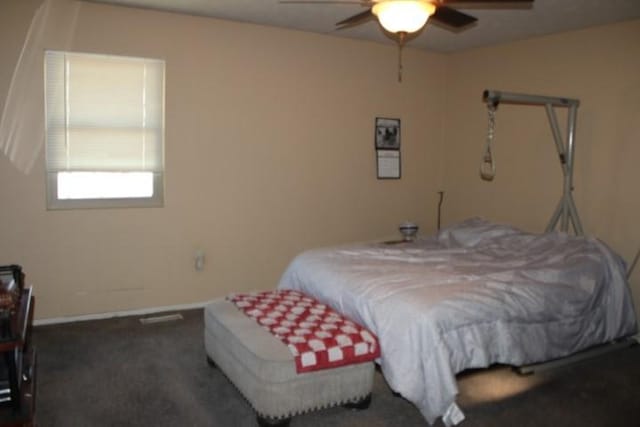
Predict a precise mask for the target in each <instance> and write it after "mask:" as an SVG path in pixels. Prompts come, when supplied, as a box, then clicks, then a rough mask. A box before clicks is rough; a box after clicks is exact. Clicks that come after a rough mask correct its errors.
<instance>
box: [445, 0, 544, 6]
mask: <svg viewBox="0 0 640 427" xmlns="http://www.w3.org/2000/svg"><path fill="white" fill-rule="evenodd" d="M533 1H534V0H439V3H441V4H443V5H446V4H454V5H456V6H457V5H458V4H461V5H462V4H465V3H466V4H469V5H473V4H475V3H481V4H482V3H483V4H487V5H491V4H495V3H533Z"/></svg>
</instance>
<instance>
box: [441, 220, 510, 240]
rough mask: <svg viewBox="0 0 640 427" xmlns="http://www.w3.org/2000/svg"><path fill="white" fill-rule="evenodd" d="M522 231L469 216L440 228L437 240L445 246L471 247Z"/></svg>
mask: <svg viewBox="0 0 640 427" xmlns="http://www.w3.org/2000/svg"><path fill="white" fill-rule="evenodd" d="M522 233H523V232H522V231H520V230H518V229H517V228H515V227H512V226H510V225H502V224H494V223H492V222H489V221H486V220H484V219H482V218H471V219H467V220H465V221H463V222H461V223H458V224H455V225H452V226H450V227H446V228H444V229H442V230H440V232H439V233H438V242H440V243H441V244H442V245H444V246H445V247H473V246H478V245H484V244H487V243H489V242H491V241H492V240H494V239H496V238H499V237H504V236H511V235H515V234H522Z"/></svg>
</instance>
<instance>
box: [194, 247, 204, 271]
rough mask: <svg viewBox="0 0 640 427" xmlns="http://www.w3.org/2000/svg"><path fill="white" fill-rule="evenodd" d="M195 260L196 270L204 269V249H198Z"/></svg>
mask: <svg viewBox="0 0 640 427" xmlns="http://www.w3.org/2000/svg"><path fill="white" fill-rule="evenodd" d="M194 261H195V262H194V267H195V269H196V271H202V270H204V251H203V250H197V251H196V256H195V258H194Z"/></svg>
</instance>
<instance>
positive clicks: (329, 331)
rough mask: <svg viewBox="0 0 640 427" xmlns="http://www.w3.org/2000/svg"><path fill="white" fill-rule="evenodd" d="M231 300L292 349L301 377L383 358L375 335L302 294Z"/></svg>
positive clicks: (266, 294)
mask: <svg viewBox="0 0 640 427" xmlns="http://www.w3.org/2000/svg"><path fill="white" fill-rule="evenodd" d="M227 299H228V300H229V301H231V302H233V303H234V304H235V305H236V306H237V307H238V309H240V310H241V311H243V312H244V313H245V314H246V315H247V316H249V317H251V318H253V319H254V320H255V321H256V322H258V324H260V325H261V326H262V327H264V328H265V329H267V330H268V331H269V332H271V333H272V334H273V335H275V336H276V337H277V338H278V339H280V340H281V341H282V342H283V343H285V344H286V345H287V347H289V350H291V353H292V354H293V356H294V359H295V361H296V370H297V372H298V373H301V372H309V371H316V370H320V369H328V368H335V367H338V366H344V365H349V364H352V363H361V362H368V361H371V360H373V359H375V358H377V357H379V356H380V347H379V346H378V339H377V338H376V336H375V335H374V334H372V333H371V332H369V331H368V330H366V329H364V328H363V327H362V326H360V325H358V324H357V323H355V322H353V321H351V320H349V319H347V318H345V317H344V316H342V315H340V314H338V313H337V312H335V311H333V310H332V309H331V308H329V307H328V306H327V305H325V304H322V303H320V302H318V301H317V300H315V299H313V298H311V297H308V296H306V295H304V294H302V293H300V292H296V291H292V290H278V291H263V292H251V293H243V294H231V295H229V296H228V297H227Z"/></svg>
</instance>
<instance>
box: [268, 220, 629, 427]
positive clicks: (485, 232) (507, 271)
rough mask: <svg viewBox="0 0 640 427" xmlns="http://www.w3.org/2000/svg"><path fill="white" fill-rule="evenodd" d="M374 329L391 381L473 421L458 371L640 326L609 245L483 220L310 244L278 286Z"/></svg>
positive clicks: (446, 415)
mask: <svg viewBox="0 0 640 427" xmlns="http://www.w3.org/2000/svg"><path fill="white" fill-rule="evenodd" d="M278 287H279V288H280V289H295V290H299V291H302V292H304V293H306V294H308V295H311V296H313V297H314V298H316V299H318V300H320V301H322V302H324V303H326V304H328V305H330V306H332V307H333V308H334V309H336V310H338V311H340V312H342V313H343V314H345V315H346V316H348V317H350V318H352V319H353V320H355V321H356V322H359V323H361V324H362V325H364V326H365V327H367V328H369V329H370V330H371V331H373V332H374V333H375V334H376V335H377V336H378V339H379V340H380V346H381V350H382V355H381V358H380V359H379V360H378V363H379V364H380V366H381V368H382V372H383V374H384V376H385V378H386V380H387V382H388V384H389V386H390V387H391V388H392V389H393V390H394V391H396V392H398V393H400V394H401V395H402V396H403V397H405V398H406V399H408V400H410V401H411V402H413V403H414V404H415V405H416V406H417V408H418V409H419V410H420V412H421V413H422V414H423V416H424V417H425V419H426V420H427V421H428V422H429V423H430V424H433V423H434V422H435V420H436V419H437V418H439V417H442V420H443V422H444V423H445V425H454V424H457V423H458V422H460V421H461V420H462V419H464V415H463V414H462V412H461V410H460V408H459V407H458V406H457V405H456V402H455V399H456V394H457V391H458V390H457V386H456V379H455V375H456V374H457V373H459V372H461V371H463V370H465V369H469V368H481V367H488V366H489V365H491V364H496V363H500V364H509V365H514V366H520V365H524V364H531V363H537V362H541V361H547V360H551V359H555V358H560V357H564V356H567V355H570V354H572V353H575V352H578V351H580V350H583V349H586V348H589V347H592V346H594V345H598V344H602V343H607V342H609V341H612V340H615V339H617V338H620V337H625V336H630V335H632V334H634V333H636V332H637V329H636V328H637V327H636V319H635V312H634V307H633V303H632V300H631V295H630V291H629V288H628V286H627V282H626V278H625V264H624V262H623V261H622V259H621V258H620V257H619V256H617V255H616V254H615V253H614V252H613V251H611V250H610V249H609V248H608V247H607V246H606V245H605V244H604V243H602V242H601V241H599V240H597V239H595V238H588V237H574V236H570V235H568V234H566V233H561V232H551V233H546V234H531V233H526V232H523V231H521V230H519V229H517V228H514V227H511V226H506V225H500V224H494V223H491V222H488V221H485V220H482V219H478V218H474V219H470V220H467V221H464V222H462V223H460V224H456V225H453V226H451V227H448V228H445V229H443V230H441V231H440V232H439V233H438V234H437V235H435V236H432V237H428V238H421V239H417V240H416V241H414V242H410V243H402V244H396V245H389V244H384V243H370V244H357V245H350V246H342V247H337V248H326V249H315V250H310V251H306V252H303V253H302V254H300V255H298V256H297V257H295V258H294V259H293V261H292V262H291V264H290V265H289V267H288V268H287V269H286V271H285V273H284V274H283V276H282V278H281V280H280V283H279V285H278Z"/></svg>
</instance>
